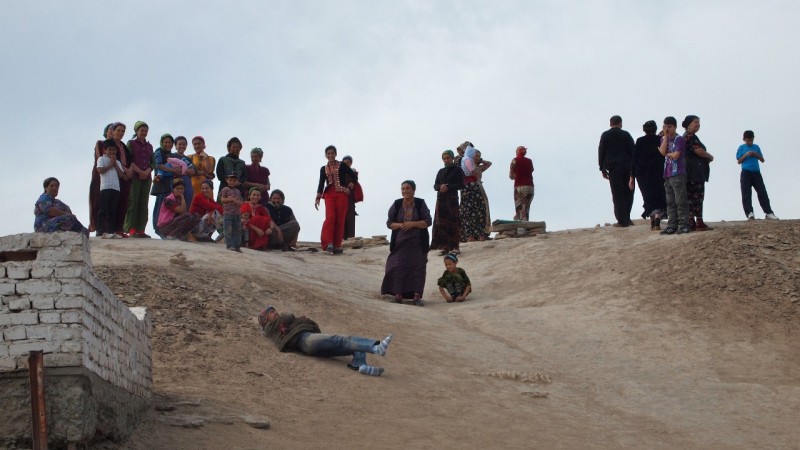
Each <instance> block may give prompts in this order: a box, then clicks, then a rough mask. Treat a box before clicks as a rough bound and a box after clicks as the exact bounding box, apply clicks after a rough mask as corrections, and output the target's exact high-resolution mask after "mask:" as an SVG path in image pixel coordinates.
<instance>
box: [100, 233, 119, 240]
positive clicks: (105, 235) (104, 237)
mask: <svg viewBox="0 0 800 450" xmlns="http://www.w3.org/2000/svg"><path fill="white" fill-rule="evenodd" d="M112 236H116V234H111V233H105V234H101V235H100V239H111V237H112Z"/></svg>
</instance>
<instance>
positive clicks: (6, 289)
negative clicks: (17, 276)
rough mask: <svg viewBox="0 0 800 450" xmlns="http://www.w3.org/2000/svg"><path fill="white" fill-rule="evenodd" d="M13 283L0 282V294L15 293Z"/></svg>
mask: <svg viewBox="0 0 800 450" xmlns="http://www.w3.org/2000/svg"><path fill="white" fill-rule="evenodd" d="M16 294H17V290H16V288H15V285H14V283H0V295H16Z"/></svg>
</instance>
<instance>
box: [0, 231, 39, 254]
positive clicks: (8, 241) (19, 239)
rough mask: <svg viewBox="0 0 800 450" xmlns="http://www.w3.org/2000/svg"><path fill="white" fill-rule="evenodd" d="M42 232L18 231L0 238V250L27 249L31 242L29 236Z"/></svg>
mask: <svg viewBox="0 0 800 450" xmlns="http://www.w3.org/2000/svg"><path fill="white" fill-rule="evenodd" d="M38 234H42V233H33V234H31V233H20V234H14V235H11V236H3V237H1V238H0V251H3V252H8V251H18V250H27V249H28V245H29V244H30V242H31V237H32V236H36V235H38Z"/></svg>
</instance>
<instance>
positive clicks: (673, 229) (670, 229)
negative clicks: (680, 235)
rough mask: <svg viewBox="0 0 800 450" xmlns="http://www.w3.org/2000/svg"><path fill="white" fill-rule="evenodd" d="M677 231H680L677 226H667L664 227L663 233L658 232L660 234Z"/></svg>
mask: <svg viewBox="0 0 800 450" xmlns="http://www.w3.org/2000/svg"><path fill="white" fill-rule="evenodd" d="M676 231H678V229H677V228H673V227H667V228H664V230H663V231H662V232H661V233H658V234H675V232H676Z"/></svg>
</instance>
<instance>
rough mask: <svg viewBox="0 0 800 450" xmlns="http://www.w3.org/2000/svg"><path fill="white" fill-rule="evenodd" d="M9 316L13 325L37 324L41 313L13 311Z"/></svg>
mask: <svg viewBox="0 0 800 450" xmlns="http://www.w3.org/2000/svg"><path fill="white" fill-rule="evenodd" d="M9 316H10V317H11V324H12V325H36V324H37V323H39V313H36V312H21V313H11V314H9Z"/></svg>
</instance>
